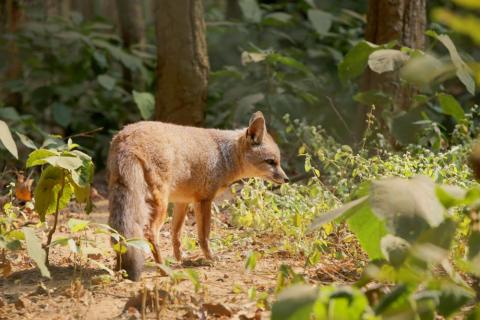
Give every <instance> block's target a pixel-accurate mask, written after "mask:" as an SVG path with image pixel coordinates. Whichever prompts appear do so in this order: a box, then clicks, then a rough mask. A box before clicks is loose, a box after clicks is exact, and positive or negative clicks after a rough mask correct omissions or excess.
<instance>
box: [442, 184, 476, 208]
mask: <svg viewBox="0 0 480 320" xmlns="http://www.w3.org/2000/svg"><path fill="white" fill-rule="evenodd" d="M435 194H436V195H437V198H438V200H439V201H440V203H441V204H442V205H443V207H444V208H446V209H449V208H451V207H455V206H460V205H462V204H469V203H468V200H466V199H465V197H466V195H467V192H466V191H465V190H464V189H462V188H459V187H456V186H451V185H437V186H435Z"/></svg>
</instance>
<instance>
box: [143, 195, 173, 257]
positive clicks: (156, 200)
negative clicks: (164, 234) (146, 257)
mask: <svg viewBox="0 0 480 320" xmlns="http://www.w3.org/2000/svg"><path fill="white" fill-rule="evenodd" d="M162 191H163V190H162V189H158V188H157V189H155V190H153V191H152V197H153V199H152V201H151V206H152V215H151V218H150V230H148V233H147V234H148V240H149V241H150V242H151V243H152V245H153V252H152V253H153V258H154V259H155V262H156V263H158V264H162V263H163V259H162V256H161V254H160V248H159V243H160V229H161V228H162V226H163V224H164V223H165V219H166V218H167V209H168V196H167V194H166V193H165V192H162Z"/></svg>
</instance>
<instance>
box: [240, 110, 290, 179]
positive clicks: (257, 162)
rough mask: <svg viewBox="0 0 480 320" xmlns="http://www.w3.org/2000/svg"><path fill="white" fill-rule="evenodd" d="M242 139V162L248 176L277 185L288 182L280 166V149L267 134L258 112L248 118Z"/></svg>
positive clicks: (263, 120)
mask: <svg viewBox="0 0 480 320" xmlns="http://www.w3.org/2000/svg"><path fill="white" fill-rule="evenodd" d="M244 139H245V140H244V141H245V144H244V146H245V148H244V154H243V157H242V158H243V159H242V162H243V167H244V168H245V171H246V172H248V176H252V177H261V178H264V179H266V180H269V181H272V182H274V183H277V184H281V183H285V182H288V181H289V179H288V177H287V175H286V174H285V172H284V171H283V169H282V167H281V166H280V149H279V148H278V146H277V144H276V143H275V141H273V138H272V136H270V134H268V132H267V127H266V125H265V118H264V117H263V114H262V113H261V112H260V111H258V112H255V113H254V114H253V115H252V117H251V118H250V123H249V126H248V128H247V129H246V131H245V137H244Z"/></svg>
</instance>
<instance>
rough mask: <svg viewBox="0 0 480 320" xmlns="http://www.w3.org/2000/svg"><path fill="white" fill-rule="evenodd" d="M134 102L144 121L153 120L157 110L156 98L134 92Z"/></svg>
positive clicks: (149, 94)
mask: <svg viewBox="0 0 480 320" xmlns="http://www.w3.org/2000/svg"><path fill="white" fill-rule="evenodd" d="M133 101H135V104H136V105H137V107H138V110H140V114H141V116H142V118H143V119H144V120H148V119H151V118H152V116H153V112H154V110H155V97H154V96H153V95H152V94H151V93H149V92H137V91H133Z"/></svg>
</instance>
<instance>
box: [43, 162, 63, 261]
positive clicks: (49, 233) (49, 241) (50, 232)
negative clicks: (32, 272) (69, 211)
mask: <svg viewBox="0 0 480 320" xmlns="http://www.w3.org/2000/svg"><path fill="white" fill-rule="evenodd" d="M62 172H63V174H62V184H61V187H60V190H59V191H58V194H57V205H56V207H55V220H54V222H53V227H52V229H50V231H49V232H48V237H47V244H46V245H45V253H46V259H45V260H46V264H47V266H48V265H49V261H48V254H49V253H50V243H52V237H53V234H54V233H55V230H56V229H57V223H58V211H59V210H58V209H59V208H60V198H62V195H63V190H64V189H65V171H62Z"/></svg>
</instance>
